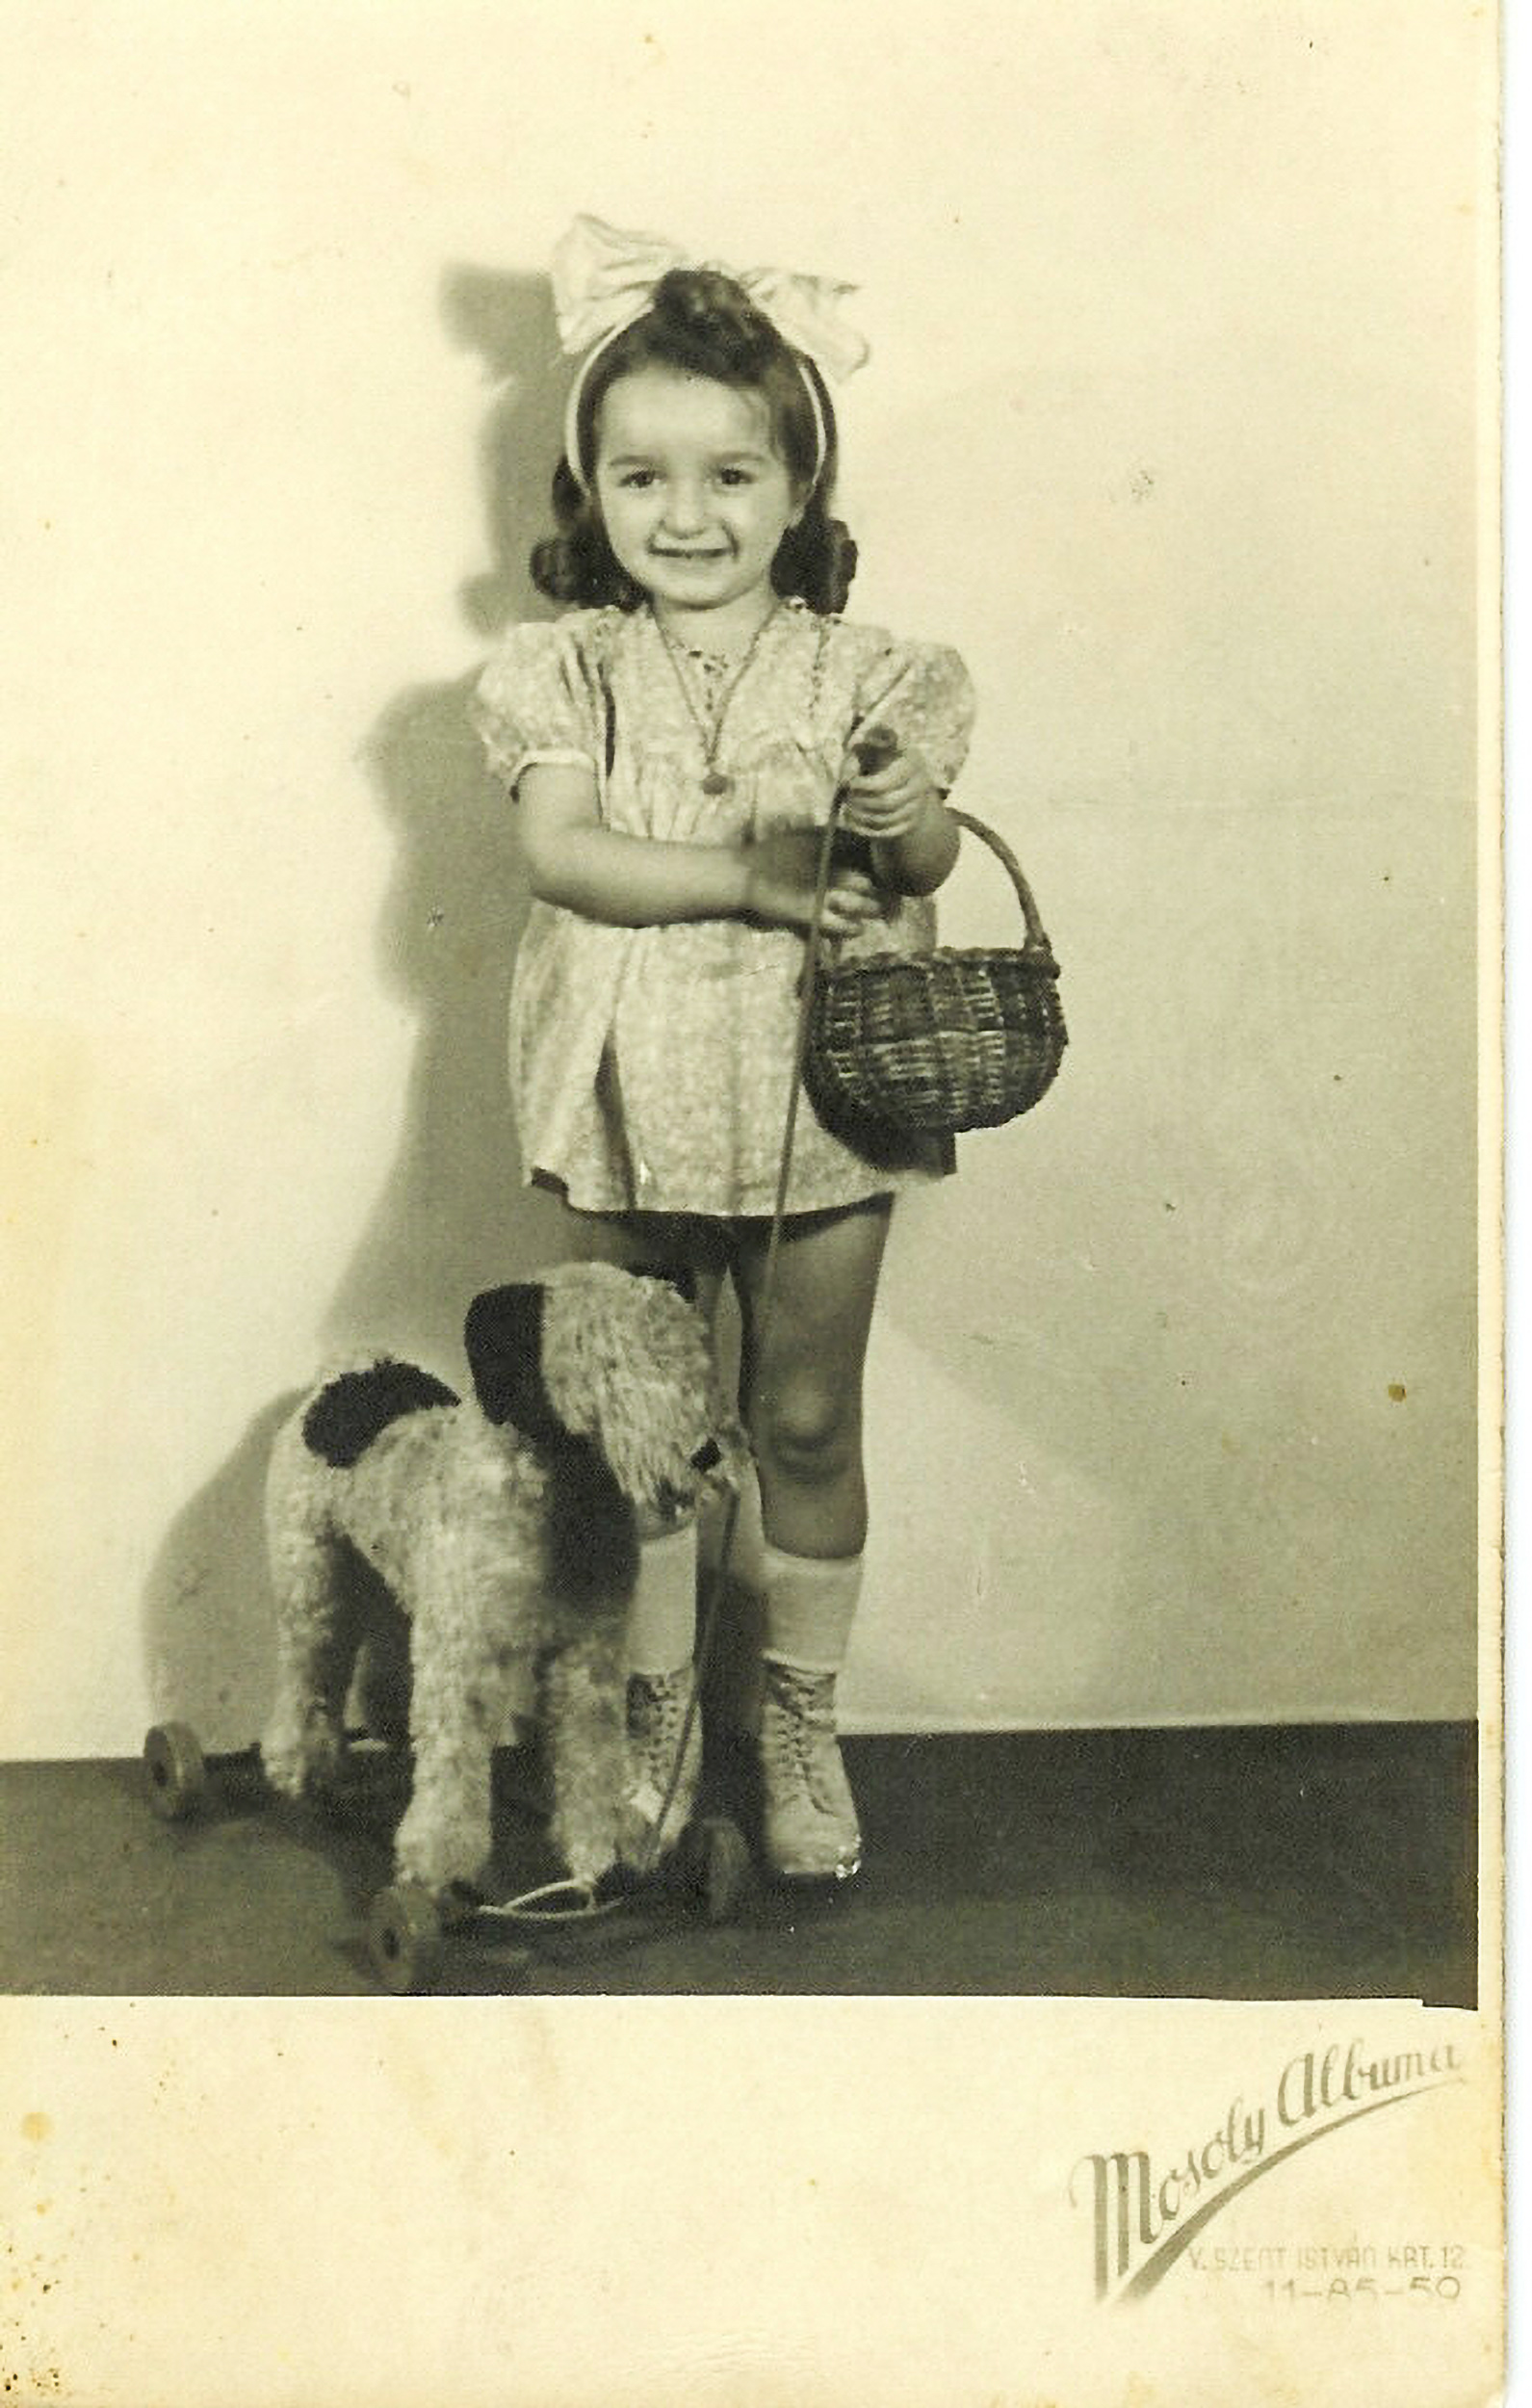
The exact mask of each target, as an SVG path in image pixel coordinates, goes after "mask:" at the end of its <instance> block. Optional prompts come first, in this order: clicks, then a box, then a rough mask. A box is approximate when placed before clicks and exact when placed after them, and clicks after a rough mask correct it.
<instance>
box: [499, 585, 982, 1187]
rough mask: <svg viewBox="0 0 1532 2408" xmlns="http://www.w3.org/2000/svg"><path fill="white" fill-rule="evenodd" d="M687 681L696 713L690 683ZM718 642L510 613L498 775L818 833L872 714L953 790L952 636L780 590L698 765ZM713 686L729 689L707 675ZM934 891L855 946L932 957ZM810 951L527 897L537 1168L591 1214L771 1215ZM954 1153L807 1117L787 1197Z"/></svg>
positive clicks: (737, 830)
mask: <svg viewBox="0 0 1532 2408" xmlns="http://www.w3.org/2000/svg"><path fill="white" fill-rule="evenodd" d="M683 673H684V674H687V675H688V682H694V700H693V704H692V705H691V706H690V707H688V699H687V694H686V692H685V691H684V690H683V686H682V683H681V675H682V674H683ZM708 674H709V664H708V662H707V659H706V656H703V655H700V654H699V655H693V656H692V657H691V658H690V659H689V660H688V662H686V663H685V664H684V666H683V665H678V663H677V662H676V660H675V659H674V658H673V657H672V656H670V655H669V654H668V651H667V646H666V643H665V640H664V638H663V637H662V635H661V633H660V630H659V628H658V626H657V625H656V623H655V620H654V617H653V615H652V614H651V613H650V611H649V610H648V608H647V607H646V606H645V607H642V608H640V609H638V610H636V611H634V612H631V613H625V612H622V611H619V610H614V609H605V610H577V611H571V612H568V613H567V614H566V615H564V616H563V617H561V618H559V619H556V620H552V621H535V622H529V623H526V624H524V625H520V626H516V627H512V628H511V629H509V630H508V632H507V633H506V636H505V638H504V639H503V641H502V642H501V645H500V648H499V649H498V651H497V652H496V654H495V655H494V657H493V658H492V659H491V661H490V662H489V664H488V666H487V667H486V668H485V670H484V672H483V674H482V676H481V678H480V681H479V684H478V687H477V689H476V692H475V695H474V699H473V704H472V715H473V719H474V722H475V725H476V726H477V728H478V730H479V733H480V737H481V739H482V741H483V744H484V746H485V750H486V752H487V755H488V759H489V762H490V765H491V767H492V769H493V770H494V771H495V772H496V773H497V774H498V776H499V777H500V778H501V779H502V780H503V781H504V783H505V785H506V789H507V791H508V792H510V793H511V794H514V792H515V789H516V785H517V782H518V780H519V779H520V778H521V776H522V774H523V772H525V771H526V770H527V769H529V768H530V767H532V765H533V764H534V763H537V762H564V763H571V762H572V763H580V764H583V765H584V766H585V767H587V768H589V769H590V770H591V771H592V772H594V774H595V778H596V782H597V791H598V796H599V804H600V811H601V816H602V819H603V821H604V822H605V824H607V825H608V826H610V827H611V828H613V829H615V830H618V831H620V832H621V833H623V834H625V835H629V836H643V837H653V838H658V839H660V840H662V841H666V840H668V841H671V842H679V843H686V844H718V845H738V844H739V843H740V841H741V840H742V839H744V838H745V837H747V836H752V835H762V834H766V833H767V832H769V831H772V830H775V829H779V828H805V827H815V826H821V827H822V825H823V824H824V822H825V820H826V818H827V816H828V813H829V807H830V801H831V798H832V796H833V793H834V789H835V775H836V772H837V770H838V768H839V766H840V763H841V761H842V759H843V757H844V753H845V750H846V747H847V745H848V744H849V743H850V742H851V741H852V740H853V739H854V738H855V737H856V736H857V735H859V734H860V733H861V732H862V731H863V730H864V729H866V728H867V727H870V726H872V725H874V724H875V725H881V726H887V727H892V728H893V729H894V730H895V732H896V735H898V737H899V738H900V739H901V740H902V742H903V743H904V744H905V745H908V746H918V747H919V748H920V750H921V751H922V753H923V755H924V757H925V759H926V760H927V762H928V763H929V764H930V768H931V772H932V775H933V776H934V777H935V779H936V780H937V782H938V784H939V785H941V786H942V787H944V788H946V787H948V786H949V785H950V784H951V783H952V782H953V780H954V779H955V778H956V776H957V773H958V771H959V769H960V768H961V766H962V762H963V759H964V755H965V753H966V750H967V746H968V739H969V733H970V729H971V727H972V723H973V693H972V688H971V686H970V682H969V678H968V674H967V671H966V670H965V668H964V667H963V664H962V662H961V661H960V660H959V659H958V656H957V655H956V653H955V652H951V651H948V649H946V648H945V647H944V646H940V645H934V644H912V643H900V642H896V641H895V640H894V639H893V638H892V637H891V636H889V635H887V634H886V633H885V632H884V631H883V630H882V629H881V628H877V627H867V626H861V625H858V624H855V623H853V622H852V621H849V620H845V619H838V618H824V617H820V616H819V615H817V614H816V613H814V612H812V611H810V610H808V609H807V608H806V607H805V606H804V605H803V604H802V603H798V602H788V603H784V604H783V605H782V606H781V607H780V608H779V609H778V610H777V612H776V614H775V615H774V616H773V617H772V618H771V619H769V620H768V621H767V623H766V627H765V629H764V631H763V633H762V634H761V636H760V638H759V640H758V642H757V644H756V648H755V650H754V652H753V654H752V655H751V656H750V659H749V661H748V664H747V666H746V667H745V668H744V670H743V673H742V674H741V675H740V676H739V678H738V682H737V683H736V684H735V685H734V686H733V688H732V690H730V691H729V693H728V699H727V705H726V708H725V710H724V715H723V720H722V724H721V728H720V730H719V734H718V742H717V746H716V751H715V766H716V769H717V770H718V772H721V773H722V776H721V779H714V780H713V781H710V782H712V783H714V784H716V783H719V782H723V781H726V788H725V791H724V792H722V793H718V794H712V793H708V792H706V791H705V790H704V786H703V777H704V773H705V771H706V769H707V766H708V764H707V761H706V759H705V757H704V751H703V743H702V736H701V732H700V728H699V723H698V722H699V718H700V719H703V720H705V719H706V717H707V710H706V703H705V701H704V708H703V710H702V712H700V713H699V712H698V711H697V710H696V708H695V698H696V697H705V696H706V695H707V694H708V693H709V692H710V687H709V684H708V682H707V681H708ZM711 691H712V692H713V693H714V694H716V693H717V692H718V691H719V688H718V686H717V684H716V681H714V684H713V686H712V688H711ZM935 941H936V914H935V906H934V904H933V903H932V902H931V901H930V900H929V898H925V897H909V896H906V897H891V898H890V899H889V901H888V904H887V910H886V916H885V917H883V918H882V919H879V920H876V921H873V922H871V923H870V925H869V927H868V929H865V930H862V931H859V933H858V934H857V935H856V936H855V937H853V938H849V939H847V940H846V950H856V951H870V952H878V951H881V950H886V949H889V948H893V949H896V950H898V951H902V952H910V953H922V952H928V951H929V950H930V948H931V947H932V945H933V944H934V943H935ZM803 958H804V945H803V939H802V937H801V936H800V935H798V934H797V933H796V932H794V931H793V930H791V929H762V928H756V927H752V926H751V925H749V924H748V923H747V922H745V921H743V920H737V919H708V920H688V921H677V922H672V923H667V924H664V925H662V926H656V927H648V928H636V929H634V928H611V927H607V926H605V925H603V924H601V923H599V922H597V921H593V920H587V919H584V918H582V917H581V916H580V915H579V914H578V913H576V912H573V911H569V910H566V909H564V908H563V907H561V906H560V905H558V904H553V903H543V902H535V903H533V904H532V911H531V914H530V916H529V919H528V922H527V928H526V932H525V935H524V937H523V939H522V944H521V948H520V952H519V954H518V955H517V959H516V965H515V972H514V977H513V980H512V986H511V1006H510V1078H511V1091H512V1099H513V1102H514V1106H515V1111H516V1117H517V1124H518V1128H519V1131H520V1136H521V1143H522V1154H523V1159H524V1161H525V1164H526V1166H527V1173H528V1177H529V1178H530V1179H535V1180H538V1181H540V1182H544V1183H551V1184H553V1185H555V1186H557V1187H558V1188H560V1189H561V1190H562V1191H563V1192H564V1193H565V1195H566V1196H567V1198H568V1200H569V1202H570V1203H571V1204H573V1205H575V1206H577V1207H579V1208H580V1209H582V1210H584V1211H590V1212H616V1213H627V1212H634V1211H640V1212H664V1213H699V1214H706V1215H709V1216H710V1217H711V1216H721V1217H737V1216H743V1215H756V1214H768V1213H769V1212H770V1211H771V1210H772V1207H773V1203H774V1200H775V1194H776V1187H777V1175H778V1165H779V1160H780V1156H781V1151H782V1140H783V1131H784V1126H785V1122H786V1119H787V1112H788V1103H789V1089H790V1081H791V1076H792V1055H793V1044H794V1037H795V1033H796V1025H797V1013H798V993H797V989H798V980H799V975H800V972H801V970H802V967H803ZM950 1166H951V1155H950V1149H949V1148H943V1147H940V1146H935V1147H932V1146H924V1147H913V1148H911V1149H909V1150H908V1151H907V1152H905V1153H903V1154H901V1155H899V1156H898V1157H897V1158H896V1159H893V1160H891V1159H887V1158H885V1159H880V1160H879V1161H878V1162H875V1163H874V1162H870V1161H869V1160H868V1159H867V1157H866V1156H864V1155H862V1154H860V1153H857V1152H854V1151H853V1150H852V1149H851V1148H850V1147H849V1146H847V1145H845V1144H844V1143H843V1142H842V1141H841V1139H839V1138H837V1137H834V1136H832V1135H831V1133H830V1132H829V1131H828V1130H826V1129H824V1128H823V1127H821V1125H820V1124H819V1122H818V1119H817V1118H816V1116H815V1113H814V1112H813V1110H812V1107H811V1106H810V1105H809V1103H808V1100H807V1098H806V1097H805V1098H803V1099H802V1101H801V1104H800V1110H799V1114H798V1123H797V1134H796V1139H795V1143H794V1153H793V1170H792V1187H791V1190H790V1192H789V1196H788V1210H789V1211H790V1212H795V1213H801V1212H814V1211H819V1210H822V1209H825V1208H827V1207H832V1206H836V1205H844V1204H849V1203H854V1202H856V1201H858V1200H860V1199H861V1198H863V1197H866V1196H870V1195H874V1194H883V1193H887V1192H890V1191H893V1190H896V1189H898V1188H901V1187H905V1186H908V1185H909V1184H911V1183H912V1182H914V1181H922V1180H928V1179H931V1178H933V1177H938V1176H940V1175H941V1174H942V1173H943V1172H944V1171H945V1170H947V1169H949V1168H950Z"/></svg>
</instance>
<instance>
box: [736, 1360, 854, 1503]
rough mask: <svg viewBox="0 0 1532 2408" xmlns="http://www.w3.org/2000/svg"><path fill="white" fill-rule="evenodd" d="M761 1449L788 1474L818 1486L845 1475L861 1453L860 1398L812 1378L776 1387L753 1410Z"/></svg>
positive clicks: (775, 1468)
mask: <svg viewBox="0 0 1532 2408" xmlns="http://www.w3.org/2000/svg"><path fill="white" fill-rule="evenodd" d="M749 1420H750V1435H751V1439H752V1441H753V1442H754V1445H755V1449H756V1453H757V1454H758V1456H760V1458H761V1459H762V1461H763V1462H764V1463H765V1464H766V1465H767V1466H768V1467H769V1468H770V1469H771V1470H773V1471H775V1472H777V1473H779V1474H781V1475H782V1476H783V1477H785V1478H787V1479H793V1480H796V1481H800V1482H804V1483H812V1484H814V1485H821V1484H828V1483H830V1482H833V1481H836V1480H839V1479H844V1477H845V1475H846V1474H847V1473H849V1472H853V1471H855V1470H856V1468H857V1467H858V1465H859V1464H860V1462H861V1456H862V1426H861V1414H860V1412H859V1411H858V1409H857V1406H856V1403H855V1400H853V1399H850V1398H847V1397H845V1396H844V1395H841V1394H840V1393H838V1392H837V1391H836V1390H835V1389H834V1388H831V1387H827V1386H825V1385H823V1384H821V1383H820V1382H818V1381H817V1380H814V1379H810V1378H804V1379H796V1380H790V1381H785V1382H783V1383H782V1384H781V1385H780V1386H774V1387H773V1388H772V1390H771V1392H770V1393H769V1394H768V1395H766V1396H765V1397H757V1398H756V1400H755V1401H754V1407H753V1410H752V1411H751V1413H750V1417H749Z"/></svg>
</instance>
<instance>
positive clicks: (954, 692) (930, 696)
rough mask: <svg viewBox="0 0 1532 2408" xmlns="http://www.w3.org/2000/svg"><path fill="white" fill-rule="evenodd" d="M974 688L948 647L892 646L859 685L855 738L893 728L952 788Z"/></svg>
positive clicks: (968, 730)
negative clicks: (873, 729) (867, 731)
mask: <svg viewBox="0 0 1532 2408" xmlns="http://www.w3.org/2000/svg"><path fill="white" fill-rule="evenodd" d="M869 727H891V728H892V729H893V730H894V733H895V734H896V736H897V737H898V739H899V741H900V744H901V746H906V747H910V746H913V747H915V748H917V749H918V750H919V751H921V752H922V753H923V754H924V756H925V758H926V760H927V761H928V762H929V763H930V765H931V773H932V775H933V776H934V777H935V779H936V782H937V784H938V785H939V786H941V787H942V788H944V789H946V788H948V787H949V786H951V785H952V784H953V783H954V782H955V780H956V777H957V773H958V772H959V770H960V769H961V768H962V766H963V763H964V762H965V760H966V759H967V758H968V746H969V739H970V737H971V736H972V734H973V732H974V684H973V680H972V678H971V677H970V676H969V673H968V670H967V669H966V668H965V667H964V666H963V663H962V661H961V659H960V658H959V657H958V655H957V653H955V652H953V651H951V650H949V649H948V646H947V645H946V644H938V643H891V644H890V645H889V647H888V649H887V650H886V651H884V652H881V653H880V654H879V655H878V657H877V659H876V660H874V661H873V662H871V663H870V666H869V667H868V668H867V669H865V670H864V671H863V674H862V675H861V677H860V678H859V679H858V681H857V689H856V725H855V727H854V728H853V730H852V734H853V738H854V737H856V736H859V735H861V734H862V732H863V731H864V729H866V728H869Z"/></svg>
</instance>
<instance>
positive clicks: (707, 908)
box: [516, 762, 879, 936]
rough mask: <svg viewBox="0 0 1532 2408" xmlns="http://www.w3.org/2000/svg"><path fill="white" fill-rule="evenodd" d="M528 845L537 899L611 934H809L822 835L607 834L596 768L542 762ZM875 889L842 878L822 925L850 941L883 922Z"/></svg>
mask: <svg viewBox="0 0 1532 2408" xmlns="http://www.w3.org/2000/svg"><path fill="white" fill-rule="evenodd" d="M516 791H517V795H518V797H519V799H520V804H521V814H520V817H521V841H522V851H523V853H524V855H525V858H526V862H527V868H528V872H529V875H530V880H531V885H532V893H533V894H534V895H535V896H536V897H537V898H538V899H539V901H541V902H543V903H561V904H562V905H563V907H564V909H565V910H566V911H577V912H579V913H580V915H581V917H582V918H583V919H585V920H599V921H602V922H604V923H605V924H606V925H607V926H608V927H611V928H652V927H656V926H659V925H662V924H664V923H667V922H671V921H677V920H720V919H749V920H754V921H758V922H760V923H761V924H762V925H764V926H766V927H767V928H792V929H806V928H807V927H808V925H809V920H810V917H811V915H812V912H813V906H814V882H815V872H816V867H817V864H818V832H817V830H815V829H813V828H804V829H801V830H798V829H792V830H789V831H787V832H785V833H783V834H781V835H778V836H771V837H767V838H766V839H765V840H763V841H762V842H760V843H757V844H745V845H740V846H730V845H687V844H667V843H664V842H662V840H660V839H657V838H654V837H649V836H624V835H621V834H619V833H618V831H617V830H616V829H614V828H610V827H607V826H606V825H605V824H603V822H602V819H601V815H600V811H599V808H598V805H597V799H596V781H595V778H594V776H593V775H592V774H591V772H590V771H589V770H585V769H579V768H576V767H575V766H574V765H573V764H572V763H565V762H538V763H533V765H532V768H531V769H529V770H527V771H526V772H524V773H523V775H522V778H521V782H520V784H519V786H518V787H517V790H516ZM878 908H879V906H878V900H877V894H876V890H875V889H874V887H873V886H872V884H871V882H870V880H869V879H867V878H865V877H861V876H860V875H859V874H858V873H857V872H855V871H837V872H836V874H835V878H834V882H833V884H832V886H831V889H830V892H829V894H828V895H827V896H826V898H825V912H824V925H825V928H826V929H827V930H829V931H830V932H831V933H832V934H834V935H837V936H845V935H849V934H850V933H851V932H852V930H853V929H857V928H859V927H861V925H862V924H863V922H864V921H866V920H870V919H875V918H876V917H877V916H878Z"/></svg>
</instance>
